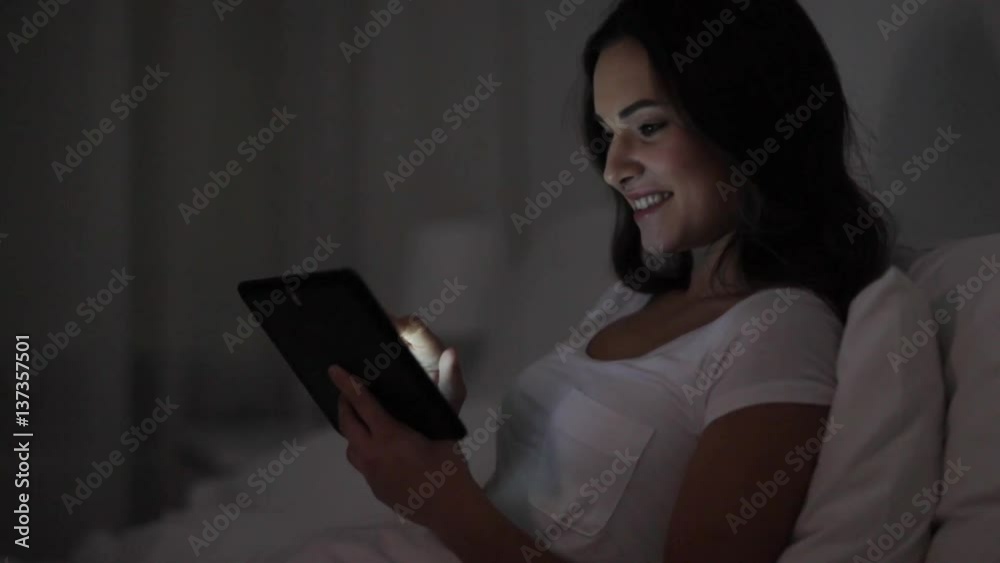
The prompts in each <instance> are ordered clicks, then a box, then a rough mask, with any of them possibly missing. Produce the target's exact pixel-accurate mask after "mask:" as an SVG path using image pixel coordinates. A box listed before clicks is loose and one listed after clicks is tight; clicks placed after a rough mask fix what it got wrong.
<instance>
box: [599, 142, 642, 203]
mask: <svg viewBox="0 0 1000 563" xmlns="http://www.w3.org/2000/svg"><path fill="white" fill-rule="evenodd" d="M640 174H642V164H641V163H640V162H639V161H638V160H637V159H636V158H635V156H634V154H633V151H632V149H631V147H630V145H629V142H628V139H627V138H626V136H625V135H617V136H615V137H614V138H613V139H611V145H610V146H609V147H608V154H607V159H606V161H605V164H604V181H605V182H606V183H607V184H608V185H609V186H611V187H612V188H615V189H617V190H619V191H624V189H625V184H627V183H628V182H630V181H632V179H633V178H636V177H637V176H639V175H640Z"/></svg>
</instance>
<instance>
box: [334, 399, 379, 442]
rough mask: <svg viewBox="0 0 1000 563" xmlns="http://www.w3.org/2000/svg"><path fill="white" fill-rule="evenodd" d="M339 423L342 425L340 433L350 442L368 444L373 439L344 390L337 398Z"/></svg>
mask: <svg viewBox="0 0 1000 563" xmlns="http://www.w3.org/2000/svg"><path fill="white" fill-rule="evenodd" d="M337 423H338V425H339V426H340V433H341V434H343V435H344V438H346V439H347V442H348V444H366V443H368V441H369V440H370V439H371V432H369V430H368V427H367V426H365V424H364V422H362V421H361V419H360V418H358V415H357V413H356V412H354V407H352V406H351V403H350V401H348V400H347V397H345V396H344V393H343V392H341V393H340V398H339V399H338V400H337Z"/></svg>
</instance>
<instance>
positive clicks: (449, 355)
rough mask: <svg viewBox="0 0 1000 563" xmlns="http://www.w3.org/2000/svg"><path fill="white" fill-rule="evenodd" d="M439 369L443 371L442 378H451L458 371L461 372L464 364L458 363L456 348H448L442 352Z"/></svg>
mask: <svg viewBox="0 0 1000 563" xmlns="http://www.w3.org/2000/svg"><path fill="white" fill-rule="evenodd" d="M438 370H440V372H441V377H442V379H449V378H451V377H452V376H453V375H454V374H456V373H458V374H461V373H462V366H460V365H459V363H458V351H457V350H455V349H454V348H448V349H446V350H445V351H444V352H441V357H440V358H439V359H438Z"/></svg>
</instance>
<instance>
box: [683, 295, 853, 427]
mask: <svg viewBox="0 0 1000 563" xmlns="http://www.w3.org/2000/svg"><path fill="white" fill-rule="evenodd" d="M736 306H737V307H739V310H737V311H732V313H733V315H731V320H732V322H731V323H727V324H726V325H725V327H726V335H725V336H724V337H723V338H721V339H720V340H719V341H720V346H719V347H717V348H716V349H714V350H712V351H711V352H710V353H709V354H708V355H707V357H706V360H705V361H706V363H707V364H711V365H708V366H703V368H702V373H704V374H707V375H708V376H709V378H710V384H709V387H708V389H707V390H706V391H705V403H704V422H703V425H702V428H704V427H707V426H708V425H709V424H711V423H712V422H713V421H714V420H716V419H717V418H719V417H721V416H723V415H725V414H728V413H730V412H733V411H736V410H739V409H741V408H744V407H749V406H752V405H758V404H762V403H804V404H813V405H829V404H831V403H832V402H833V394H834V391H835V389H836V385H837V377H836V364H837V353H838V350H839V348H840V339H841V335H842V334H843V323H841V322H840V319H838V318H837V316H836V315H835V314H834V312H833V310H832V309H830V307H829V306H827V305H826V303H825V302H823V301H822V300H821V299H820V298H819V297H818V296H817V295H816V294H814V293H812V292H810V291H807V290H804V289H799V288H791V289H774V290H767V291H764V292H759V293H756V294H754V295H753V296H751V297H750V298H748V299H747V300H746V301H744V302H741V303H739V304H738V305H736Z"/></svg>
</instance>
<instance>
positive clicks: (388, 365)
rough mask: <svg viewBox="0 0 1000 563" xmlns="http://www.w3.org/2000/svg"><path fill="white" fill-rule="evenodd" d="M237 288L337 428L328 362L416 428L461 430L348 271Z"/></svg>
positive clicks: (436, 433)
mask: <svg viewBox="0 0 1000 563" xmlns="http://www.w3.org/2000/svg"><path fill="white" fill-rule="evenodd" d="M237 289H238V291H239V294H240V297H241V298H242V299H243V302H244V303H246V305H247V307H249V308H250V310H251V311H252V316H253V317H254V320H255V321H259V324H260V326H261V327H262V328H263V329H264V332H265V333H267V336H268V338H270V339H271V342H273V343H274V345H275V347H277V349H278V351H279V352H280V353H281V355H282V357H283V358H284V359H285V361H286V362H287V363H288V365H289V367H291V368H292V371H293V372H295V375H296V376H297V377H298V378H299V381H301V382H302V384H303V385H304V386H305V388H306V390H307V391H308V392H309V394H310V395H311V396H312V398H313V400H314V401H315V402H316V404H317V405H318V406H319V408H320V409H321V410H322V411H323V413H324V414H325V415H326V417H327V418H328V419H329V420H330V423H331V424H333V427H334V428H335V429H336V430H337V431H338V432H340V428H339V421H338V417H337V410H338V409H337V404H338V399H339V398H340V396H339V395H340V391H339V389H337V386H336V385H334V383H333V381H332V380H331V379H330V376H329V374H328V372H327V370H328V368H329V367H330V366H331V365H333V364H337V365H339V366H340V367H342V368H344V369H345V370H347V371H348V372H350V373H352V374H354V375H355V376H357V377H358V378H360V379H361V380H362V381H363V382H364V384H365V386H366V387H367V388H368V389H369V390H370V391H371V393H372V395H374V397H375V398H376V399H377V400H378V401H379V403H381V405H382V406H383V407H384V408H385V409H386V411H388V412H389V413H390V414H391V415H392V416H394V417H396V419H397V420H399V421H400V422H402V423H404V424H406V425H408V426H410V427H411V428H413V429H415V430H417V431H418V432H420V433H422V434H423V435H424V436H426V437H428V438H430V439H432V440H461V439H462V438H464V437H465V436H466V434H467V431H466V428H465V425H464V424H463V423H462V420H461V419H460V418H459V417H458V415H457V414H456V413H455V411H454V410H453V409H452V407H451V405H450V404H449V403H448V401H447V399H445V397H444V395H442V394H441V392H440V391H439V390H438V388H437V386H436V385H435V384H434V382H433V381H431V379H430V377H429V376H428V374H427V372H425V371H424V369H423V368H422V367H421V366H420V363H419V362H417V359H416V358H415V357H413V354H411V353H410V350H409V348H407V346H406V343H405V342H404V341H403V340H402V337H400V335H399V332H398V331H397V330H396V327H395V324H394V323H393V321H392V319H390V318H389V316H388V315H387V314H386V312H385V310H384V309H383V308H382V306H381V305H380V304H379V303H378V301H377V300H376V299H375V296H374V295H372V292H371V291H370V290H369V289H368V286H367V285H366V284H365V282H364V281H362V279H361V277H360V276H359V275H358V274H357V273H356V272H355V271H353V270H351V269H349V268H345V269H339V270H330V271H325V272H315V273H312V274H309V276H308V277H304V278H298V277H296V278H290V279H289V280H284V279H282V278H280V277H275V278H267V279H258V280H248V281H244V282H241V283H240V284H239V286H238V287H237ZM254 324H256V322H255V323H254Z"/></svg>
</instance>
